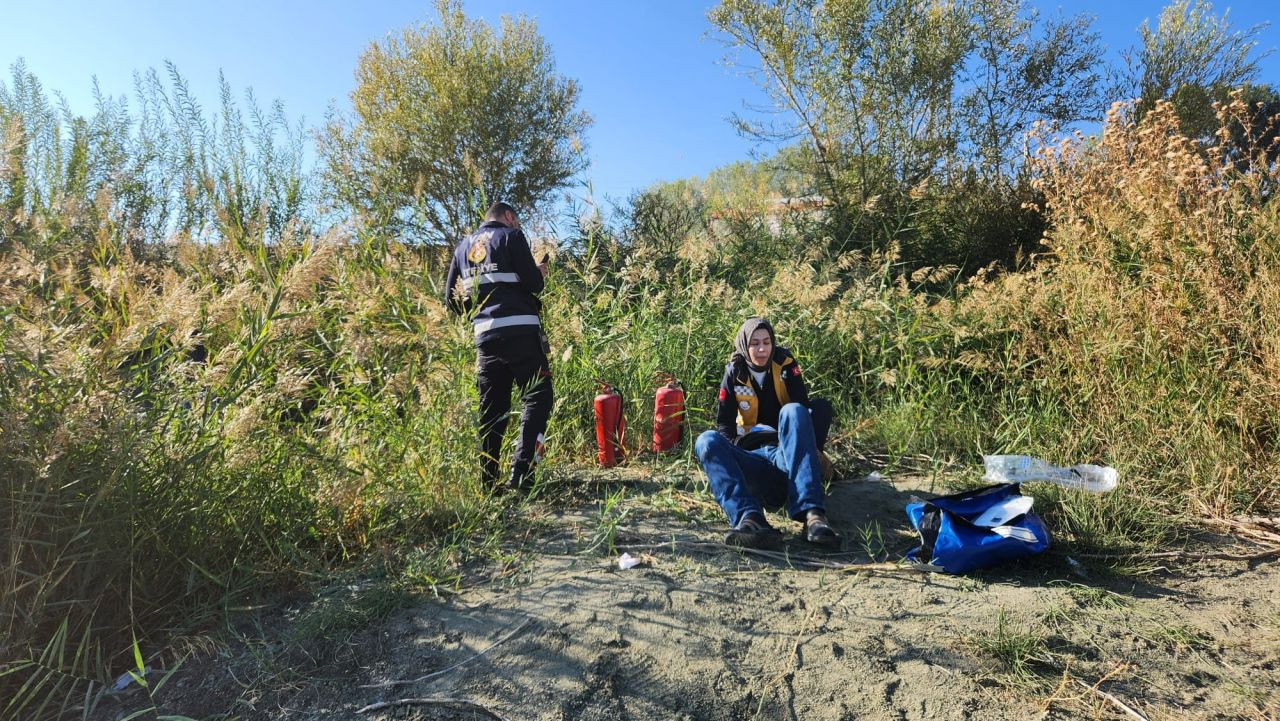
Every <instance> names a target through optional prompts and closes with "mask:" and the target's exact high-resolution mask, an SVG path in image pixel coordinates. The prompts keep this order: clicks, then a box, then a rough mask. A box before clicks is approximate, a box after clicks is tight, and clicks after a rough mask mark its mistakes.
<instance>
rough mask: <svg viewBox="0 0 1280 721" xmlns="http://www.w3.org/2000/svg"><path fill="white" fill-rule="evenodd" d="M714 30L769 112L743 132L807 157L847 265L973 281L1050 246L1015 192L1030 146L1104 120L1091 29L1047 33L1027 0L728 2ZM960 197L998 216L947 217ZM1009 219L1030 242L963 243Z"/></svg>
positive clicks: (1071, 25)
mask: <svg viewBox="0 0 1280 721" xmlns="http://www.w3.org/2000/svg"><path fill="white" fill-rule="evenodd" d="M708 17H709V18H710V20H711V22H712V23H713V24H714V25H715V26H716V28H718V29H719V30H720V32H722V33H723V34H724V36H725V37H726V38H727V42H728V44H729V46H730V48H731V50H732V51H734V52H735V53H736V54H737V55H740V56H745V58H744V59H743V60H742V61H741V62H740V63H739V64H740V66H742V67H744V68H745V69H746V70H747V72H748V73H749V74H750V75H752V77H753V78H754V79H755V80H756V82H757V83H758V84H759V85H761V87H762V88H764V90H765V91H766V92H767V94H768V95H769V97H770V99H771V100H772V107H769V108H764V109H763V110H765V111H766V112H767V113H768V114H764V113H755V114H752V115H751V116H749V117H735V118H734V122H735V124H736V126H737V127H738V129H739V131H740V132H742V133H743V134H744V135H746V136H748V137H751V138H755V139H758V140H764V141H771V142H780V143H794V142H801V143H803V144H804V145H805V146H807V149H808V150H809V151H810V152H808V153H803V154H801V153H793V154H792V155H791V156H790V157H791V158H792V159H803V158H808V159H811V161H812V165H811V166H810V170H811V173H812V177H813V178H814V179H815V181H816V183H815V185H816V187H815V188H814V190H815V191H816V192H817V193H819V194H821V195H822V196H823V197H824V200H825V201H826V202H828V203H830V211H831V212H830V213H829V214H828V215H829V218H830V220H829V221H828V222H827V225H828V228H827V229H826V230H827V233H826V234H827V235H828V236H829V237H831V238H832V239H833V240H832V249H833V250H835V251H837V252H839V251H843V250H845V249H849V248H862V249H865V248H874V247H881V246H883V244H884V243H885V242H887V241H894V242H896V243H898V244H899V245H900V246H901V247H902V249H903V253H904V259H905V261H906V262H907V263H908V264H912V263H924V264H930V265H937V264H941V263H943V262H947V263H955V264H957V265H962V266H964V267H965V268H966V269H970V268H976V267H981V266H982V265H985V264H986V263H988V262H990V261H991V260H995V259H1005V258H1009V257H1015V256H1016V255H1017V253H1016V251H1017V249H1018V248H1019V247H1022V246H1026V245H1034V244H1035V243H1037V242H1038V241H1039V237H1038V236H1037V235H1034V234H1030V233H1032V232H1033V231H1034V228H1035V225H1036V224H1035V223H1034V222H1026V219H1025V218H1022V217H1021V215H1023V213H1022V211H1021V200H1022V199H1021V198H1020V197H1018V196H1019V193H1021V192H1022V191H1021V189H1019V188H1017V187H1015V186H1017V184H1018V183H1019V182H1020V180H1021V179H1020V177H1019V175H1018V172H1019V168H1020V162H1019V161H1020V157H1021V156H1020V151H1021V144H1022V137H1023V134H1024V132H1025V131H1027V130H1030V129H1031V128H1032V126H1033V125H1034V124H1035V123H1037V122H1039V121H1052V122H1057V123H1073V122H1076V121H1080V120H1086V119H1093V118H1097V117H1098V116H1100V115H1101V109H1102V101H1101V93H1100V87H1099V86H1100V78H1099V75H1098V73H1097V72H1096V71H1095V69H1094V68H1095V67H1096V66H1097V62H1098V59H1099V58H1100V57H1101V55H1102V48H1101V45H1100V42H1099V39H1098V36H1097V34H1096V33H1095V32H1093V30H1092V29H1091V21H1090V20H1089V19H1088V18H1085V17H1082V16H1076V17H1071V18H1062V19H1058V18H1051V19H1048V20H1042V19H1041V18H1040V17H1039V15H1038V14H1037V13H1036V12H1035V11H1034V9H1032V8H1031V7H1030V6H1029V5H1028V4H1027V1H1026V0H721V1H720V4H719V5H718V6H717V7H716V8H714V9H713V10H712V11H711V12H710V14H709V16H708ZM734 60H735V61H736V60H737V58H736V57H735V58H734ZM755 110H761V109H755ZM982 183H985V184H987V185H989V186H990V188H989V189H990V190H991V191H992V192H986V190H987V189H983V192H980V193H976V194H975V192H974V188H975V187H976V185H977V184H982ZM953 194H954V196H955V197H967V198H969V199H975V198H976V199H979V200H983V201H986V200H990V201H991V202H992V203H994V204H993V205H990V206H989V207H980V206H979V204H976V203H964V204H962V205H961V206H960V207H963V208H964V209H965V212H971V213H973V214H974V216H973V217H972V218H957V217H956V213H953V212H951V211H950V209H947V208H942V207H936V206H937V204H940V203H947V202H950V201H949V199H950V198H952V197H953ZM1012 199H1016V200H1018V201H1019V202H1017V203H1010V202H1005V201H1007V200H1012ZM997 201H998V202H997ZM929 217H938V218H944V219H945V222H943V221H938V222H931V221H929V220H928V218H929ZM1002 218H1003V219H1007V220H1008V223H1009V224H1010V227H1017V228H1029V229H1031V230H1029V231H1028V233H1029V234H1028V235H1026V236H1025V237H1024V236H1019V238H1018V239H1016V240H1015V241H1014V247H1009V248H1006V247H1002V246H1004V245H1008V244H1009V243H1010V241H1009V240H1008V235H1009V234H1008V233H1004V232H1001V233H1000V234H999V236H998V237H996V236H992V237H991V238H986V239H974V238H969V237H966V236H965V233H967V232H968V231H969V229H972V228H989V229H998V227H999V225H1000V222H999V221H1000V219H1002ZM980 220H981V221H982V222H978V221H980ZM988 221H995V222H988ZM948 248H949V249H950V250H945V249H948ZM973 249H978V250H977V251H974V250H973ZM944 251H945V252H944ZM975 253H979V254H978V255H975ZM953 256H954V257H953Z"/></svg>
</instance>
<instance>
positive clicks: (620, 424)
mask: <svg viewBox="0 0 1280 721" xmlns="http://www.w3.org/2000/svg"><path fill="white" fill-rule="evenodd" d="M600 386H601V387H600V394H599V395H597V396H596V403H595V406H596V448H597V449H598V450H597V451H596V460H597V461H598V462H599V463H600V466H601V467H602V468H612V467H613V466H616V465H618V464H619V463H621V462H622V459H623V456H624V455H625V454H626V450H625V449H624V448H623V445H622V436H623V434H624V433H626V430H627V422H626V420H625V419H624V418H623V417H622V394H621V393H619V392H617V391H616V390H614V389H613V387H612V386H610V385H609V384H608V383H601V384H600Z"/></svg>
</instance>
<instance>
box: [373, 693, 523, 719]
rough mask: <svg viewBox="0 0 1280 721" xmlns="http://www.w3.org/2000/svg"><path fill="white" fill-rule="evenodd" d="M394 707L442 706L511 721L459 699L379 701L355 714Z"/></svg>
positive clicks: (474, 703)
mask: <svg viewBox="0 0 1280 721" xmlns="http://www.w3.org/2000/svg"><path fill="white" fill-rule="evenodd" d="M396 706H443V707H444V708H452V709H457V710H459V711H474V712H476V713H480V714H484V716H485V717H486V718H491V719H496V720H497V721H511V719H509V718H507V717H506V716H503V715H502V714H500V713H498V712H497V711H494V710H493V709H490V708H486V707H484V706H481V705H480V704H478V703H476V702H474V701H467V700H466V699H460V698H402V699H397V700H395V701H379V702H377V703H371V704H369V705H368V706H365V707H363V708H361V709H359V710H357V711H356V713H371V712H373V711H382V710H383V709H389V708H394V707H396Z"/></svg>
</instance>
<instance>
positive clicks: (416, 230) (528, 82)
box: [323, 0, 591, 243]
mask: <svg viewBox="0 0 1280 721" xmlns="http://www.w3.org/2000/svg"><path fill="white" fill-rule="evenodd" d="M436 10H437V12H438V14H439V22H438V23H437V24H436V25H432V26H427V25H423V26H418V27H412V28H408V29H405V30H404V31H402V32H401V33H400V34H399V35H398V36H396V37H393V38H389V39H387V40H386V41H384V42H381V43H374V44H373V45H371V46H370V47H369V48H368V49H367V50H366V51H365V52H364V54H363V55H361V57H360V61H359V64H358V67H357V69H356V80H357V87H356V89H355V91H354V92H353V93H352V96H351V100H352V104H353V105H354V118H342V117H338V116H336V115H332V116H331V118H330V122H329V124H328V127H327V129H326V133H325V135H326V140H327V143H326V145H325V147H324V148H323V153H324V155H325V166H326V179H327V181H328V183H329V185H330V188H331V189H332V191H333V193H334V195H335V196H336V198H337V200H338V201H339V202H340V203H341V204H342V205H344V206H346V207H347V208H349V209H350V210H351V211H352V212H353V213H354V214H355V215H356V216H357V217H358V218H359V219H360V220H362V221H363V222H364V223H366V224H369V225H372V226H374V227H377V228H380V229H382V230H385V231H387V232H391V233H399V234H402V235H403V236H405V237H406V238H408V239H412V240H418V241H425V242H436V243H445V242H449V241H450V240H451V239H453V238H456V237H458V236H460V235H462V234H463V233H465V232H466V231H467V229H468V228H469V227H470V226H472V225H473V224H474V223H475V221H476V220H478V218H479V215H480V214H481V213H482V212H483V210H484V206H485V205H486V204H487V203H488V202H491V201H493V200H499V199H500V200H506V201H507V202H510V203H512V204H514V205H516V206H517V207H518V208H521V209H522V210H527V209H532V208H535V207H537V206H538V205H539V204H541V203H543V202H545V201H546V200H547V199H548V198H549V196H550V194H551V193H552V192H553V191H555V190H556V189H557V188H562V187H564V186H565V185H567V184H568V183H569V181H570V180H571V179H572V178H573V177H574V176H575V175H576V174H577V173H579V172H580V171H582V170H583V169H584V168H585V166H586V156H585V154H584V153H583V137H582V136H583V133H584V132H585V131H586V129H587V128H588V127H589V126H590V124H591V119H590V117H589V116H588V115H587V114H586V113H585V112H582V111H580V110H578V109H577V105H578V98H579V87H578V84H577V83H576V82H575V81H573V80H571V79H568V78H566V77H564V76H562V75H559V74H557V73H556V71H555V66H554V63H553V61H552V57H551V48H550V47H549V46H548V45H547V43H546V41H545V40H543V38H542V37H541V36H540V35H539V34H538V31H537V27H536V25H535V24H534V22H533V21H532V20H529V19H526V18H524V17H523V16H521V17H517V18H515V19H511V18H509V17H503V18H502V21H501V32H495V31H494V30H493V28H491V27H490V26H489V25H487V24H485V23H484V22H483V21H480V20H470V19H468V18H467V17H466V16H465V15H464V14H463V12H462V9H461V5H460V3H459V2H458V0H438V1H437V4H436Z"/></svg>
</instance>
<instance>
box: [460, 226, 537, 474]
mask: <svg viewBox="0 0 1280 721" xmlns="http://www.w3.org/2000/svg"><path fill="white" fill-rule="evenodd" d="M546 274H547V266H546V263H545V262H544V263H541V264H539V263H537V262H535V261H534V259H533V253H532V252H531V251H530V249H529V241H528V240H527V239H526V238H525V237H524V233H523V232H521V231H520V219H519V217H518V216H517V215H516V211H515V209H514V208H512V207H511V206H510V205H508V204H506V203H503V202H497V203H494V204H493V205H492V206H491V207H490V208H489V212H488V213H487V214H486V215H485V220H484V224H483V225H481V226H480V228H479V229H478V230H476V232H474V233H472V234H471V235H469V236H467V237H466V238H464V239H463V241H462V242H461V243H459V244H458V247H457V248H456V249H454V252H453V260H452V261H451V262H450V263H449V272H448V274H447V275H446V276H445V294H446V302H447V303H448V306H449V309H450V310H451V311H453V312H454V313H456V314H459V315H463V314H470V315H471V319H472V320H471V324H472V326H473V328H474V330H475V338H476V368H477V382H478V385H479V387H480V453H481V460H480V462H481V468H482V471H483V473H482V476H483V479H484V483H485V485H486V487H488V488H491V489H494V490H498V472H499V468H498V459H499V457H500V456H501V453H502V437H503V434H504V433H505V432H506V430H507V413H508V412H510V410H511V387H512V385H513V384H515V385H516V386H518V387H519V388H520V389H521V392H522V396H521V398H522V400H523V402H524V412H523V414H522V415H521V416H520V438H519V440H518V441H517V443H516V451H515V461H514V462H513V463H512V466H511V476H510V477H509V480H508V481H507V488H509V489H513V490H528V489H529V488H530V487H531V486H532V485H533V471H534V466H536V465H537V463H538V460H539V459H540V458H541V457H542V443H543V432H544V431H546V429H547V419H548V418H549V417H550V416H551V400H552V396H551V366H550V364H549V363H548V361H547V353H548V352H549V350H550V349H549V348H548V346H547V336H546V334H545V333H543V331H542V324H541V322H540V321H539V319H538V311H539V310H541V309H542V301H540V300H539V299H538V294H539V293H541V292H542V287H543V279H544V278H545V276H546Z"/></svg>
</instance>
